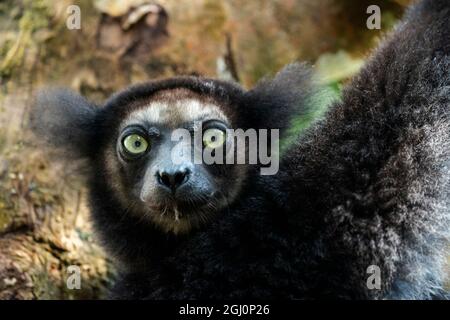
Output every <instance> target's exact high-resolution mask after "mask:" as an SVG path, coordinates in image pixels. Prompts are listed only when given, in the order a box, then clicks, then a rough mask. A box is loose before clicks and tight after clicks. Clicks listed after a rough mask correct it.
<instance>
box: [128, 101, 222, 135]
mask: <svg viewBox="0 0 450 320" xmlns="http://www.w3.org/2000/svg"><path fill="white" fill-rule="evenodd" d="M201 119H217V120H221V121H224V122H228V118H227V117H226V116H225V114H224V113H223V112H222V111H221V110H220V108H219V106H217V105H214V104H212V103H204V102H201V101H199V100H195V99H180V100H177V101H175V102H168V101H154V102H151V103H150V104H149V105H148V106H146V107H144V108H141V109H138V110H136V111H134V112H132V113H131V114H130V115H129V117H128V118H127V119H126V120H125V121H124V122H123V127H126V126H128V125H131V124H135V123H142V122H149V123H155V124H162V125H168V126H171V127H174V128H176V127H177V126H178V125H180V124H183V123H188V122H192V121H196V120H201Z"/></svg>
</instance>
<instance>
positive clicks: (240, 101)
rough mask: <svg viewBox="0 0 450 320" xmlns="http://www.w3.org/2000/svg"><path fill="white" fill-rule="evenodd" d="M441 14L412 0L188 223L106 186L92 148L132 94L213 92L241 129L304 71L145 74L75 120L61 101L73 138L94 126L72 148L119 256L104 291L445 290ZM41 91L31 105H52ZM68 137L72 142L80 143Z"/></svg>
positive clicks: (286, 101)
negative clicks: (239, 81)
mask: <svg viewBox="0 0 450 320" xmlns="http://www.w3.org/2000/svg"><path fill="white" fill-rule="evenodd" d="M449 16H450V2H449V1H447V0H433V1H430V0H425V1H422V2H420V3H419V4H418V5H417V6H415V7H413V8H412V9H411V10H410V11H409V13H408V14H407V17H406V19H405V21H404V22H403V23H402V24H400V25H399V26H398V27H397V30H396V31H395V32H394V34H393V35H392V36H391V37H390V39H389V40H388V41H387V42H385V43H384V44H383V45H382V46H381V47H380V48H379V49H378V50H377V52H375V54H374V56H373V57H372V58H371V59H370V61H369V62H368V63H367V65H366V66H365V67H364V68H363V70H362V71H361V72H360V74H359V75H358V76H357V77H356V78H355V79H354V80H353V81H352V82H351V83H350V84H349V85H348V86H347V88H346V89H345V91H344V96H343V99H342V101H341V102H339V103H336V104H334V105H333V106H331V108H330V109H329V111H328V112H327V114H326V116H325V118H324V119H323V120H321V121H319V122H317V123H316V124H315V125H313V126H312V127H311V128H310V129H308V130H307V131H306V132H305V133H303V134H302V136H301V137H300V138H299V139H298V141H297V142H296V143H295V144H294V145H293V146H292V147H291V148H290V149H289V150H288V151H287V153H286V155H285V156H284V158H283V159H282V165H281V168H280V172H279V173H278V174H277V175H275V176H264V177H263V176H259V175H258V174H257V172H254V171H251V172H250V173H249V177H248V178H247V179H246V183H245V186H244V188H243V190H242V192H241V194H240V196H239V199H238V200H237V201H235V202H234V203H232V204H230V206H229V207H227V208H226V209H225V210H223V212H221V213H220V214H218V215H217V218H216V219H215V220H214V221H212V222H211V223H210V224H208V225H205V226H204V227H203V228H201V229H198V230H195V231H192V232H191V233H189V234H188V235H182V236H175V235H172V234H167V233H163V232H162V231H160V229H159V228H158V227H156V226H153V225H151V224H145V223H142V221H141V220H140V219H138V218H134V217H133V216H132V215H127V214H126V213H127V212H126V211H127V208H123V206H122V205H121V204H120V202H119V201H118V199H116V198H115V197H114V196H113V195H114V192H113V191H112V189H111V186H110V185H109V184H108V182H107V179H106V178H105V175H104V172H103V167H104V163H103V159H102V158H101V157H100V156H99V154H101V152H102V149H104V148H105V147H106V145H107V144H108V143H109V142H108V141H114V140H115V138H114V137H111V135H112V133H111V128H114V125H115V123H116V122H118V121H120V119H122V118H121V117H123V116H124V115H125V114H126V113H127V112H129V110H128V109H129V108H132V107H130V106H131V105H132V104H130V103H132V102H133V101H134V100H136V99H142V98H143V97H144V96H147V97H148V96H151V95H152V94H153V93H154V92H156V91H159V90H161V89H164V88H177V87H186V88H189V89H191V90H193V91H195V92H200V93H201V94H202V95H208V96H213V97H214V99H216V100H217V101H220V102H221V105H223V108H224V109H225V110H226V112H227V114H228V115H229V116H230V117H231V118H233V120H234V123H235V124H236V125H237V126H240V127H241V128H284V127H286V126H287V123H288V122H289V119H290V117H291V116H292V115H293V114H294V111H295V110H300V112H304V111H305V110H307V109H305V108H296V107H297V106H298V105H303V106H305V104H304V101H305V99H306V100H307V97H308V93H310V92H311V91H310V86H309V85H308V84H307V83H308V82H307V80H308V77H303V75H307V74H308V72H307V71H304V69H303V67H299V66H293V67H289V68H288V69H287V70H285V72H284V73H282V74H281V75H280V76H278V77H277V78H275V80H273V81H274V82H266V83H265V84H262V85H261V86H259V87H258V88H256V89H254V90H251V91H249V92H245V91H243V90H242V89H241V88H239V87H237V86H235V85H231V84H227V83H223V82H218V81H213V80H205V79H201V78H179V79H172V80H166V81H161V82H154V83H150V84H145V85H141V86H138V87H133V88H131V89H129V90H127V91H125V92H123V93H120V94H118V95H116V96H114V97H113V98H112V99H110V100H109V102H107V103H106V105H105V107H103V108H100V109H98V110H97V111H96V112H94V113H92V112H91V108H90V107H87V106H86V105H85V104H84V103H82V104H83V105H85V107H83V108H82V110H84V111H83V112H84V113H83V116H81V117H80V118H79V119H78V120H77V119H75V120H72V115H73V114H75V113H77V112H78V111H75V110H73V106H69V107H68V108H67V107H65V109H64V110H63V111H64V112H65V113H67V114H68V120H64V121H63V124H62V125H66V126H69V127H70V128H72V129H73V130H74V131H73V132H75V133H77V134H79V139H87V140H83V141H84V143H86V142H87V141H92V140H89V139H92V136H91V134H89V132H93V131H95V132H96V137H97V140H96V143H97V147H98V148H97V151H96V152H94V151H93V150H91V151H90V152H86V154H87V157H88V158H89V160H90V164H91V168H92V172H91V175H90V182H89V187H90V190H91V205H92V209H93V218H94V221H95V225H96V229H97V231H98V232H99V234H100V235H101V237H102V239H103V241H104V243H105V246H106V247H107V248H108V249H109V250H110V252H111V254H113V255H115V256H116V258H117V259H118V263H120V270H121V278H120V279H119V280H118V282H117V284H116V286H115V288H114V290H113V295H112V296H113V297H115V298H122V299H123V298H126V299H183V298H188V299H193V298H195V299H201V298H203V299H232V298H268V299H282V298H290V299H310V298H345V299H355V298H356V299H372V298H393V299H395V298H410V299H422V298H443V297H445V295H446V292H445V290H444V289H443V283H444V278H445V270H444V262H445V258H446V257H445V253H446V246H447V245H448V239H449V221H450V220H449V219H450V212H449V191H450V189H449V187H450V185H449V182H450V181H449V178H450V172H449V167H448V166H449V159H450V154H449V153H450V149H449V147H450V144H449V143H450V118H449V108H450V72H449V70H450V20H449V18H448V17H449ZM305 81H306V82H305ZM305 83H306V84H305ZM296 87H298V88H299V90H296ZM303 89H305V90H303ZM306 89H307V90H306ZM302 90H303V91H302ZM57 100H60V98H57ZM76 100H77V101H80V100H79V99H78V98H76ZM55 101H56V100H55ZM55 101H50V103H49V102H48V100H44V102H43V101H42V100H41V101H38V105H43V104H45V106H44V107H45V108H47V107H48V108H50V109H49V112H50V113H53V112H55V109H56V108H55V107H54V106H55V105H56V102H55ZM302 101H303V103H302ZM66 106H68V105H67V104H66ZM124 106H129V107H127V108H125V107H124ZM45 108H44V109H45ZM38 110H41V109H38ZM302 110H303V111H302ZM67 121H70V122H67ZM73 121H75V122H73ZM74 123H75V125H73V124H74ZM86 124H89V126H90V127H89V128H86ZM85 129H86V130H87V131H86V132H88V136H87V137H86V136H85V133H82V132H81V131H84V130H85ZM53 132H60V129H58V130H57V131H51V133H53ZM62 136H64V134H62ZM68 137H69V138H68V139H69V140H71V141H73V143H74V144H73V148H75V149H77V147H76V146H80V145H83V142H80V140H78V138H77V139H76V140H75V138H74V137H72V135H68ZM78 148H79V147H78ZM370 265H377V266H378V267H380V269H381V289H380V290H369V289H368V287H367V285H366V280H367V278H368V277H369V274H367V273H366V270H367V268H368V267H369V266H370Z"/></svg>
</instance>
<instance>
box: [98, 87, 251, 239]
mask: <svg viewBox="0 0 450 320" xmlns="http://www.w3.org/2000/svg"><path fill="white" fill-rule="evenodd" d="M125 107H126V108H129V111H128V112H127V115H126V116H125V117H124V119H123V120H122V121H121V122H120V123H118V124H117V125H116V129H115V135H114V139H113V141H111V143H109V145H108V147H107V148H106V150H105V152H104V163H105V166H106V172H107V179H109V180H110V181H109V182H110V185H112V186H114V188H113V189H114V192H116V193H117V196H118V198H119V199H120V201H121V202H122V205H123V206H124V207H125V208H128V211H129V213H130V214H136V215H139V216H141V217H142V218H143V219H148V220H150V221H151V222H153V223H155V224H157V225H159V226H161V227H162V228H163V229H164V230H165V231H167V232H173V233H185V232H188V231H189V230H191V229H192V228H195V227H197V226H199V225H200V224H202V223H204V222H207V221H208V220H209V219H211V218H213V217H214V215H215V214H216V213H217V212H218V211H220V210H221V209H223V208H224V207H225V206H227V205H229V204H230V203H231V202H232V201H233V200H234V197H235V196H236V195H237V194H238V193H239V191H240V189H241V185H242V183H243V180H244V178H245V172H246V169H245V166H244V165H236V164H225V163H222V164H217V163H215V164H214V163H213V164H206V163H205V161H203V159H202V158H201V157H200V158H199V157H198V155H203V151H204V150H205V149H208V151H209V152H212V153H215V152H222V153H224V156H225V153H227V152H232V150H230V148H229V146H230V141H229V139H228V137H227V132H226V131H227V129H229V128H232V127H233V121H232V119H231V118H230V117H229V116H228V115H226V114H225V113H224V111H223V110H222V108H221V107H220V106H219V105H218V104H217V103H216V102H215V101H214V100H212V99H205V98H203V97H200V96H198V95H196V94H194V93H192V92H190V91H188V90H187V89H172V90H164V91H161V92H158V93H157V94H155V95H153V96H152V97H151V98H148V99H143V100H141V101H134V102H133V103H132V105H130V106H125ZM180 134H181V136H182V138H180ZM227 149H228V150H227Z"/></svg>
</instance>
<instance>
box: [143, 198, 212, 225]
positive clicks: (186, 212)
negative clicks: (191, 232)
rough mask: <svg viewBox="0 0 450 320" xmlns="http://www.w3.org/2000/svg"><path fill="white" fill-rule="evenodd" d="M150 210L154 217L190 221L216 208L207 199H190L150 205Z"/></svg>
mask: <svg viewBox="0 0 450 320" xmlns="http://www.w3.org/2000/svg"><path fill="white" fill-rule="evenodd" d="M149 208H150V210H151V211H152V213H153V214H154V215H159V216H160V218H164V219H173V220H174V221H180V220H182V219H190V218H193V217H194V216H196V215H197V214H200V213H202V212H204V211H205V210H206V209H208V208H210V209H211V211H212V209H213V208H214V205H213V201H207V200H206V199H188V200H173V199H171V200H170V201H164V202H163V203H161V204H158V205H150V206H149Z"/></svg>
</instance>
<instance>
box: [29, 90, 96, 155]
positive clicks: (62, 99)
mask: <svg viewBox="0 0 450 320" xmlns="http://www.w3.org/2000/svg"><path fill="white" fill-rule="evenodd" d="M97 110H98V109H97V108H96V107H95V106H94V105H92V104H91V103H89V102H88V101H87V100H86V99H85V98H83V97H82V96H80V95H78V94H76V93H74V92H72V91H70V90H67V89H45V90H40V91H39V92H38V93H37V94H36V97H35V101H34V104H33V107H32V110H31V116H30V124H31V129H32V130H33V132H34V133H35V134H36V136H37V137H39V138H41V139H43V141H45V142H46V143H47V144H48V145H50V146H53V147H57V148H60V149H62V150H63V151H64V152H65V153H67V154H68V155H70V156H71V157H77V158H82V157H87V156H88V155H89V145H90V143H89V142H90V138H91V136H92V135H93V131H94V130H95V118H96V114H97Z"/></svg>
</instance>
